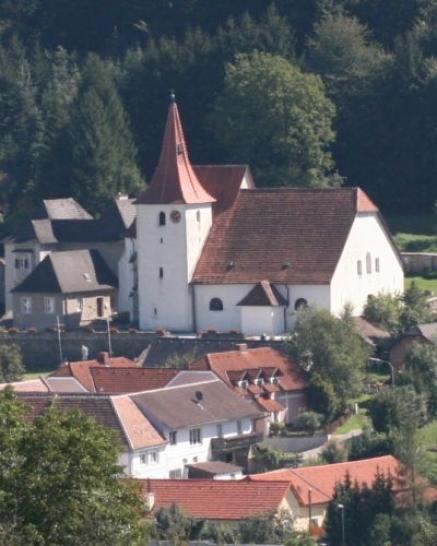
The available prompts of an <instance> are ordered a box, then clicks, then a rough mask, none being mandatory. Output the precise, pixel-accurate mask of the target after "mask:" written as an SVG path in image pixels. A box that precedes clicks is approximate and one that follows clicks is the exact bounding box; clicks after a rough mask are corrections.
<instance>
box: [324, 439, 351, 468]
mask: <svg viewBox="0 0 437 546" xmlns="http://www.w3.org/2000/svg"><path fill="white" fill-rule="evenodd" d="M320 455H321V457H322V459H323V460H324V461H325V462H327V463H328V464H333V463H342V462H344V461H346V460H347V458H348V451H347V449H346V448H345V447H344V446H343V445H341V444H339V443H338V442H336V441H335V440H331V441H329V442H328V443H327V444H326V446H325V447H324V448H323V450H322V452H321V454H320Z"/></svg>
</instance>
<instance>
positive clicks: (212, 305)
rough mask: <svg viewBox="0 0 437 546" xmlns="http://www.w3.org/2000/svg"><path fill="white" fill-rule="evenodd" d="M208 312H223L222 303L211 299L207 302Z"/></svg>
mask: <svg viewBox="0 0 437 546" xmlns="http://www.w3.org/2000/svg"><path fill="white" fill-rule="evenodd" d="M209 310H210V311H223V302H222V300H221V299H220V298H212V300H211V301H210V302H209Z"/></svg>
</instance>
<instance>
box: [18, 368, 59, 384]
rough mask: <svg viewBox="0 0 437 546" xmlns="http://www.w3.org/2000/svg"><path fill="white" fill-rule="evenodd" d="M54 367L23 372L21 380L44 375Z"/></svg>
mask: <svg viewBox="0 0 437 546" xmlns="http://www.w3.org/2000/svg"><path fill="white" fill-rule="evenodd" d="M53 370H54V368H39V369H35V370H32V371H31V372H25V373H24V374H23V381H25V380H26V379H36V378H38V377H41V376H43V377H45V376H46V375H49V373H50V372H52V371H53Z"/></svg>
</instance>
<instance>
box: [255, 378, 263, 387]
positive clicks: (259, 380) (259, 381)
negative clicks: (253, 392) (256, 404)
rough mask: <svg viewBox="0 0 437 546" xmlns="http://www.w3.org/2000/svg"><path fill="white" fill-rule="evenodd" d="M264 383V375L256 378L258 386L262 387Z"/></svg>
mask: <svg viewBox="0 0 437 546" xmlns="http://www.w3.org/2000/svg"><path fill="white" fill-rule="evenodd" d="M263 384H264V379H263V378H262V377H258V378H257V379H255V385H258V387H262V386H263Z"/></svg>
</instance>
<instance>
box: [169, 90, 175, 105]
mask: <svg viewBox="0 0 437 546" xmlns="http://www.w3.org/2000/svg"><path fill="white" fill-rule="evenodd" d="M170 102H176V95H175V92H174V89H170Z"/></svg>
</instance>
